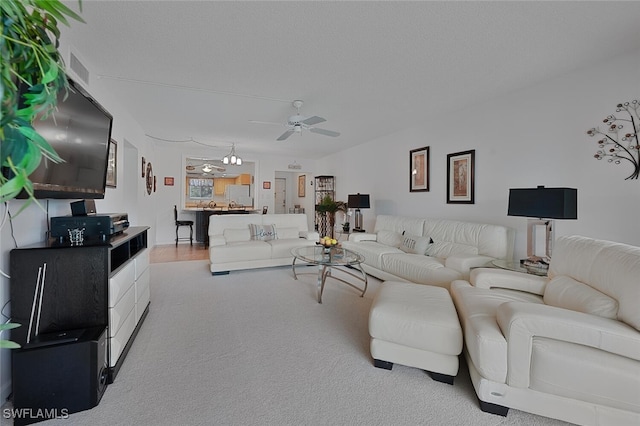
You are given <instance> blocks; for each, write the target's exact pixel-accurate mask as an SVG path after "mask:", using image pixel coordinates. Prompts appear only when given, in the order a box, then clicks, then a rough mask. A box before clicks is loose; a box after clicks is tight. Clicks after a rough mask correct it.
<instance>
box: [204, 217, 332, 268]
mask: <svg viewBox="0 0 640 426" xmlns="http://www.w3.org/2000/svg"><path fill="white" fill-rule="evenodd" d="M250 225H257V228H256V227H254V231H255V230H256V229H257V231H258V232H257V235H253V236H252V231H251V228H252V227H251V226H250ZM261 227H262V228H261ZM265 230H267V231H266V232H265ZM272 230H275V235H274V236H266V237H265V236H264V235H265V234H269V233H270V232H271V231H272ZM261 235H262V238H263V239H260V238H261ZM273 237H275V238H273ZM319 238H320V237H319V235H318V233H317V232H315V231H311V232H310V231H309V227H308V225H307V216H306V215H304V214H264V215H258V214H237V215H233V214H231V215H213V216H211V217H209V259H210V261H211V273H212V274H214V275H215V274H222V273H228V272H229V271H234V270H238V269H251V268H264V267H269V266H282V265H287V264H291V263H292V262H293V256H292V255H291V249H293V248H295V247H301V246H310V245H314V244H315V243H316V242H317V241H318V240H319Z"/></svg>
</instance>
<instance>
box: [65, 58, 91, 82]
mask: <svg viewBox="0 0 640 426" xmlns="http://www.w3.org/2000/svg"><path fill="white" fill-rule="evenodd" d="M69 65H70V68H71V70H72V71H73V72H74V73H75V74H76V75H77V76H78V77H80V79H81V80H82V81H84V82H85V83H86V84H89V70H88V69H87V67H85V66H84V65H83V64H82V62H80V59H78V57H77V56H76V55H74V54H73V52H71V53H70V61H69Z"/></svg>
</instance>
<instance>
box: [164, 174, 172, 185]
mask: <svg viewBox="0 0 640 426" xmlns="http://www.w3.org/2000/svg"><path fill="white" fill-rule="evenodd" d="M173 184H174V179H173V177H170V176H165V178H164V186H173Z"/></svg>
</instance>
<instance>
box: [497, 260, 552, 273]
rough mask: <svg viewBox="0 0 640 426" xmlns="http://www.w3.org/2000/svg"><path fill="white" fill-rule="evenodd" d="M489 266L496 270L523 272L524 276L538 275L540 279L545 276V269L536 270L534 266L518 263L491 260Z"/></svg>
mask: <svg viewBox="0 0 640 426" xmlns="http://www.w3.org/2000/svg"><path fill="white" fill-rule="evenodd" d="M491 265H493V266H495V267H496V268H500V269H507V270H509V271H515V272H523V273H525V274H532V275H538V276H540V277H546V276H547V269H543V268H537V267H535V266H526V265H522V264H520V262H514V261H510V260H502V259H497V260H492V261H491Z"/></svg>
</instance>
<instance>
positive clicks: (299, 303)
mask: <svg viewBox="0 0 640 426" xmlns="http://www.w3.org/2000/svg"><path fill="white" fill-rule="evenodd" d="M151 268H152V269H151V278H152V284H151V310H150V312H149V315H148V317H147V319H146V321H145V323H144V324H143V326H142V328H141V330H140V333H139V334H138V337H137V339H136V341H135V343H134V344H133V346H132V348H131V351H130V352H129V354H128V357H127V359H126V361H125V362H124V364H123V366H122V369H121V370H120V373H119V375H118V376H117V378H116V380H115V382H114V383H113V384H111V385H109V387H108V388H107V390H106V392H105V394H104V396H103V398H102V401H101V402H100V405H99V406H97V407H96V408H94V409H92V410H88V411H84V412H81V413H75V414H72V415H71V416H70V417H69V418H68V419H56V420H50V421H47V422H45V423H43V424H47V425H92V426H102V425H105V426H107V425H108V426H113V425H480V426H482V425H540V426H542V425H560V424H564V423H562V422H559V421H556V420H551V419H548V418H544V417H540V416H535V415H532V414H528V413H524V412H520V411H517V410H511V411H510V412H509V415H508V416H507V417H506V418H504V417H499V416H495V415H491V414H486V413H483V412H482V411H480V409H479V408H478V402H477V399H476V397H475V393H474V391H473V387H472V385H471V382H470V380H469V374H468V372H467V370H466V367H465V366H464V365H463V366H462V368H461V370H460V373H459V375H458V377H457V378H456V381H455V384H454V385H453V386H450V385H446V384H443V383H439V382H435V381H433V380H432V379H431V378H430V377H429V375H428V374H426V373H425V372H424V371H421V370H418V369H414V368H409V367H404V366H401V365H395V366H394V368H393V370H392V371H386V370H381V369H377V368H374V367H373V364H372V360H371V358H370V354H369V336H368V331H367V321H368V312H369V307H370V306H371V301H372V298H373V296H374V295H375V293H376V291H377V290H378V287H379V281H377V280H375V279H371V280H370V286H369V290H368V291H367V294H366V295H365V296H364V298H360V297H359V296H358V294H357V292H356V291H355V290H354V289H352V288H350V287H348V286H346V285H343V284H341V283H339V282H336V281H328V284H327V287H326V289H325V293H324V297H323V304H318V303H317V301H316V294H315V280H316V277H315V275H314V273H315V271H316V269H315V268H313V267H308V268H304V267H303V268H300V271H302V272H309V273H310V274H309V275H303V276H301V277H300V279H299V280H298V281H296V280H294V279H293V277H292V274H291V269H290V268H289V267H282V268H268V269H260V270H252V271H239V272H232V273H231V274H230V275H227V276H215V277H213V276H211V274H210V273H209V270H208V262H207V261H191V262H174V263H163V264H154V265H151ZM300 271H299V272H300Z"/></svg>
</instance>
